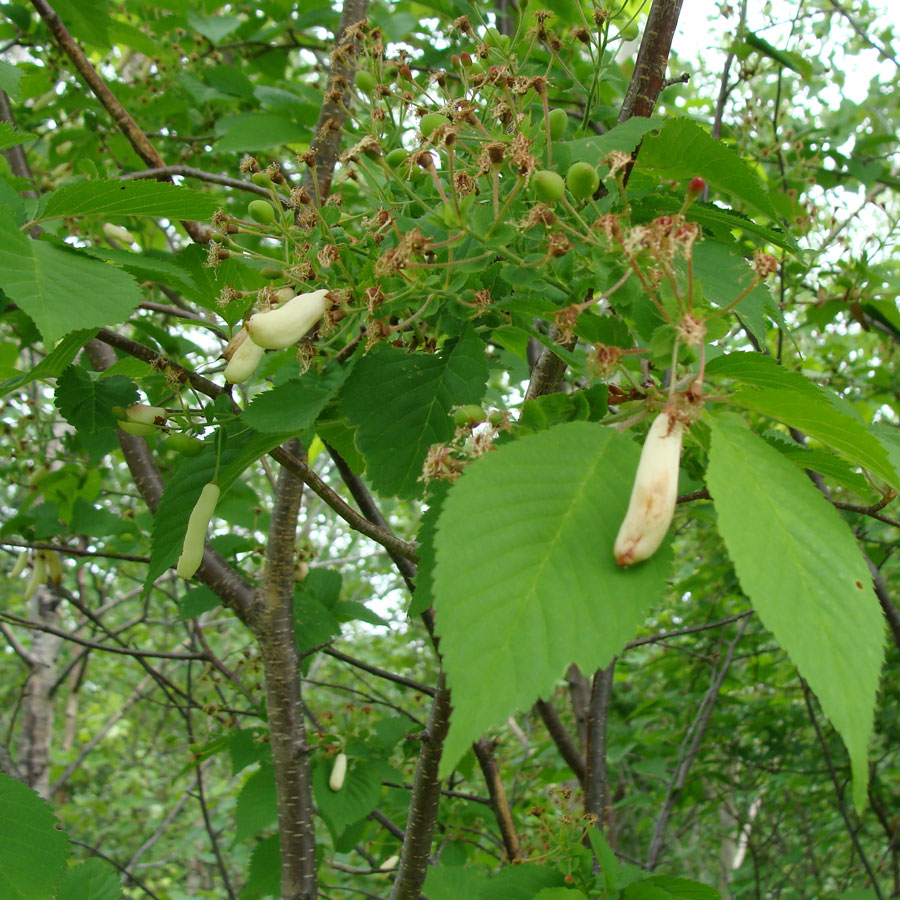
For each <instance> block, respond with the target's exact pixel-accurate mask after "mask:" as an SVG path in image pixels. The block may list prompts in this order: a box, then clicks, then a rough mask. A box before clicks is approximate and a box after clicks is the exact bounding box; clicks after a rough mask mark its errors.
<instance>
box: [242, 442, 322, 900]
mask: <svg viewBox="0 0 900 900" xmlns="http://www.w3.org/2000/svg"><path fill="white" fill-rule="evenodd" d="M288 447H289V448H290V450H292V451H294V453H300V452H301V447H300V442H299V440H297V439H296V438H294V439H293V440H291V441H290V442H289V444H288ZM302 497H303V482H302V481H301V480H300V479H299V478H298V477H297V476H296V475H295V474H294V473H293V472H292V471H291V470H290V469H288V468H286V467H284V466H282V468H281V470H280V472H279V473H278V483H277V485H276V487H275V504H274V507H273V509H272V518H271V523H270V525H269V534H268V540H267V543H266V566H265V573H264V575H263V579H262V584H261V585H260V589H259V593H258V597H257V600H256V602H255V604H254V607H253V613H252V616H251V622H250V624H251V628H252V630H253V633H254V635H255V637H256V640H257V643H258V645H259V651H260V657H261V658H262V662H263V669H264V671H265V688H266V711H267V713H268V721H269V736H270V743H271V747H272V762H273V764H274V770H275V789H276V796H277V798H278V833H279V835H280V840H281V895H282V897H285V898H290V900H312V898H314V897H315V896H316V835H315V822H314V820H313V802H312V779H311V776H310V769H309V744H308V743H307V739H306V726H305V724H304V721H303V705H302V701H301V672H300V657H299V654H298V652H297V642H296V640H295V638H294V555H295V545H296V541H297V515H298V513H299V511H300V502H301V499H302Z"/></svg>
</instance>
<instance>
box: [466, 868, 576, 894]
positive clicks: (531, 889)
mask: <svg viewBox="0 0 900 900" xmlns="http://www.w3.org/2000/svg"><path fill="white" fill-rule="evenodd" d="M564 877H565V876H564V875H563V873H562V872H560V871H559V870H558V869H553V868H550V867H549V866H542V865H538V864H534V863H532V864H529V863H523V864H522V865H519V866H506V867H505V868H502V869H501V870H500V871H499V872H497V873H496V874H495V875H494V877H493V878H491V880H490V881H489V882H488V884H487V885H486V886H485V887H484V888H483V889H482V891H481V893H480V894H479V895H478V900H495V898H497V897H503V900H532V898H533V897H534V895H535V894H536V893H537V892H538V891H540V890H542V889H543V888H547V887H562V886H563V883H564V881H563V879H564Z"/></svg>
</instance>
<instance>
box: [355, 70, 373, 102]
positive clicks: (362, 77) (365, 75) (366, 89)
mask: <svg viewBox="0 0 900 900" xmlns="http://www.w3.org/2000/svg"><path fill="white" fill-rule="evenodd" d="M353 83H354V84H355V85H356V86H357V87H358V88H359V89H360V90H361V91H362V92H363V93H364V94H369V95H370V96H371V94H372V92H373V91H374V90H375V85H377V84H378V82H377V81H376V80H375V76H374V75H373V74H372V73H371V72H369V71H367V70H366V69H360V70H359V71H358V72H357V73H356V75H354V76H353Z"/></svg>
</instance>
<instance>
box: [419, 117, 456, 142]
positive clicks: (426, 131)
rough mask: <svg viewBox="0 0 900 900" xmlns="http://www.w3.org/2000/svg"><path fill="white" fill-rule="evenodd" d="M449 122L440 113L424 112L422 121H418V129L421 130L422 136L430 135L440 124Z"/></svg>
mask: <svg viewBox="0 0 900 900" xmlns="http://www.w3.org/2000/svg"><path fill="white" fill-rule="evenodd" d="M449 124H450V120H449V119H448V118H447V117H446V116H444V115H441V114H440V113H434V112H431V113H425V115H424V116H422V121H421V122H419V131H421V132H422V137H430V136H431V135H432V134H433V133H434V132H435V131H436V130H437V129H438V128H440V127H441V126H442V125H449Z"/></svg>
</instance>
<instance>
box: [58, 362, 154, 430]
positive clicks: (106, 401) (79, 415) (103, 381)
mask: <svg viewBox="0 0 900 900" xmlns="http://www.w3.org/2000/svg"><path fill="white" fill-rule="evenodd" d="M137 398H138V392H137V387H136V386H135V384H134V382H133V381H132V380H131V379H130V378H126V377H125V376H124V375H113V376H112V377H111V378H98V377H97V376H95V375H92V374H91V373H90V372H88V371H87V370H86V369H82V368H81V366H69V367H68V368H67V369H66V370H65V371H64V372H63V373H62V375H60V376H59V380H58V381H57V383H56V395H55V398H54V403H55V405H56V408H57V409H58V410H59V411H60V413H61V414H62V416H63V418H64V419H65V420H66V421H67V422H68V423H69V424H70V425H74V426H75V428H77V429H78V430H79V431H87V432H94V431H99V430H100V429H101V428H115V427H116V418H115V416H114V415H113V413H112V407H113V406H122V407H129V406H131V405H132V404H133V403H135V402H136V401H137Z"/></svg>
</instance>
